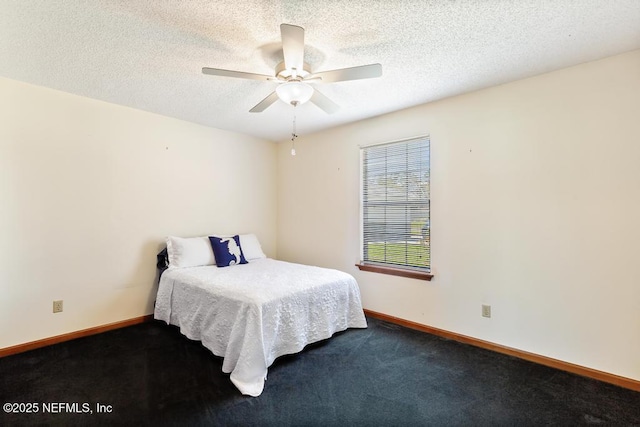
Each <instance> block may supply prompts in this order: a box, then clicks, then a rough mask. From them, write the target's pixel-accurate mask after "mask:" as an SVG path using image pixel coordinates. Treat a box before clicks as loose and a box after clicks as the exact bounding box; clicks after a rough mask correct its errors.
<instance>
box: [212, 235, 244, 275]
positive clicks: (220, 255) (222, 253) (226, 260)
mask: <svg viewBox="0 0 640 427" xmlns="http://www.w3.org/2000/svg"><path fill="white" fill-rule="evenodd" d="M209 241H210V242H211V248H212V249H213V255H214V256H215V257H216V265H217V266H218V267H228V266H230V265H236V264H247V263H248V262H247V260H246V259H245V257H244V254H243V253H242V248H241V247H240V236H238V235H235V236H233V237H216V236H209Z"/></svg>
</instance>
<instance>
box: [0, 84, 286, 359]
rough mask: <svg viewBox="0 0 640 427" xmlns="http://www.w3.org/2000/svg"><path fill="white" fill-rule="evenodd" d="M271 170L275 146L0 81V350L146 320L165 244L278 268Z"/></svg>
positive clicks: (160, 117) (96, 102) (274, 191)
mask: <svg viewBox="0 0 640 427" xmlns="http://www.w3.org/2000/svg"><path fill="white" fill-rule="evenodd" d="M275 166H276V146H275V144H273V143H271V142H267V141H262V140H259V139H256V138H253V137H248V136H244V135H239V134H234V133H230V132H225V131H221V130H216V129H210V128H206V127H203V126H198V125H195V124H191V123H187V122H183V121H179V120H175V119H171V118H167V117H163V116H159V115H154V114H150V113H146V112H142V111H137V110H133V109H130V108H125V107H120V106H116V105H112V104H108V103H104V102H100V101H95V100H91V99H87V98H82V97H78V96H74V95H69V94H66V93H62V92H58V91H54V90H49V89H44V88H40V87H35V86H31V85H27V84H23V83H19V82H15V81H11V80H7V79H1V78H0V226H1V227H2V228H1V234H0V235H1V238H0V348H3V347H8V346H12V345H16V344H20V343H24V342H29V341H34V340H37V339H41V338H45V337H50V336H55V335H59V334H63V333H67V332H72V331H77V330H80V329H84V328H89V327H94V326H98V325H103V324H107V323H111V322H116V321H120V320H125V319H129V318H134V317H137V316H142V315H145V314H149V313H151V312H152V310H153V300H154V296H155V290H156V288H155V283H154V282H155V274H156V273H155V255H156V253H157V252H158V250H159V249H160V248H161V245H162V242H163V240H164V237H165V236H166V235H169V234H171V235H178V236H185V237H186V236H195V235H205V234H208V233H230V232H240V233H246V232H254V233H256V234H257V235H258V237H259V238H260V240H261V242H262V244H263V247H264V250H265V252H266V253H267V254H268V255H270V256H275V251H276V234H275V226H276V202H275V199H276V169H275ZM56 299H62V300H64V312H63V313H60V314H53V313H52V301H53V300H56Z"/></svg>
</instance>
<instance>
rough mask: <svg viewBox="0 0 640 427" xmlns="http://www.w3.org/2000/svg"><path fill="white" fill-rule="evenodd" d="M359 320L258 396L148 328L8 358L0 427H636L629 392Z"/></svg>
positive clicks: (287, 362)
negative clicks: (242, 391) (244, 391)
mask: <svg viewBox="0 0 640 427" xmlns="http://www.w3.org/2000/svg"><path fill="white" fill-rule="evenodd" d="M368 320H369V328H368V329H355V330H348V331H345V332H343V333H339V334H336V335H335V336H334V337H333V338H331V339H329V340H326V341H322V342H320V343H316V344H314V345H311V346H308V347H307V348H306V349H305V350H304V351H303V352H301V353H299V354H296V355H292V356H285V357H281V358H279V359H278V360H276V362H275V363H274V364H273V366H271V368H270V369H269V377H268V379H267V382H266V385H265V390H264V392H263V394H262V395H261V396H260V397H257V398H252V397H245V396H242V395H241V394H240V393H239V392H238V390H237V389H236V388H235V387H234V386H233V385H232V384H231V382H230V381H229V376H228V375H225V374H223V373H222V371H221V366H222V359H220V358H218V357H215V356H213V355H212V354H211V353H210V352H209V351H208V350H207V349H205V348H204V347H203V346H202V345H201V344H200V343H199V342H195V341H190V340H188V339H186V338H184V337H183V336H182V335H180V333H179V332H178V330H177V329H176V328H174V327H169V326H166V325H164V324H161V323H158V322H151V323H145V324H141V325H136V326H132V327H128V328H124V329H119V330H115V331H111V332H107V333H104V334H100V335H95V336H91V337H87V338H82V339H77V340H74V341H69V342H66V343H62V344H57V345H54V346H50V347H46V348H42V349H38V350H33V351H30V352H26V353H22V354H18V355H14V356H9V357H5V358H2V359H0V384H1V385H2V387H1V389H0V403H2V404H3V405H4V406H3V409H4V410H3V411H2V413H0V425H1V426H12V425H65V426H66V425H154V426H155V425H176V426H185V425H215V426H227V425H237V426H276V425H277V426H287V425H295V426H306V425H313V426H347V425H349V426H351V425H362V426H412V425H420V426H426V425H433V426H449V425H451V426H468V425H472V426H483V425H486V426H503V425H504V426H516V425H517V426H543V425H556V426H573V425H592V424H593V425H625V426H626V425H636V426H640V393H638V392H634V391H631V390H627V389H623V388H620V387H616V386H613V385H609V384H606V383H602V382H599V381H595V380H591V379H587V378H583V377H580V376H576V375H573V374H569V373H566V372H562V371H558V370H555V369H551V368H547V367H544V366H540V365H536V364H533V363H530V362H526V361H523V360H519V359H516V358H513V357H509V356H504V355H501V354H498V353H494V352H491V351H488V350H483V349H479V348H475V347H472V346H468V345H464V344H460V343H457V342H454V341H450V340H446V339H442V338H438V337H435V336H431V335H428V334H425V333H422V332H418V331H413V330H410V329H406V328H402V327H400V326H397V325H393V324H390V323H387V322H383V321H380V320H377V319H371V318H370V319H368ZM7 403H14V405H12V407H11V408H9V409H10V410H12V411H13V410H16V411H19V412H21V413H9V414H7V413H6V410H7V406H6V404H7ZM16 404H18V405H16ZM19 404H24V405H19ZM29 404H31V405H29ZM98 405H102V406H98ZM36 408H37V413H33V411H34V410H35V409H36ZM99 408H101V409H102V412H100V413H99V412H98V409H99ZM28 409H31V411H32V413H22V412H24V411H26V410H28Z"/></svg>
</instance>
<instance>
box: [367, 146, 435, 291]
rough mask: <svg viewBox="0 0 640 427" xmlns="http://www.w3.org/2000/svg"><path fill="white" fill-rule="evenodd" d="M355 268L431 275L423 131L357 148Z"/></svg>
mask: <svg viewBox="0 0 640 427" xmlns="http://www.w3.org/2000/svg"><path fill="white" fill-rule="evenodd" d="M361 158H362V263H360V264H358V267H359V268H360V269H361V270H368V271H376V272H381V273H389V274H398V275H401V276H409V277H415V278H422V279H426V280H430V279H431V274H430V271H431V250H430V249H431V248H430V226H431V225H430V222H429V197H430V188H429V178H430V176H429V137H428V136H425V137H419V138H413V139H409V140H404V141H399V142H392V143H388V144H382V145H375V146H369V147H364V148H362V153H361Z"/></svg>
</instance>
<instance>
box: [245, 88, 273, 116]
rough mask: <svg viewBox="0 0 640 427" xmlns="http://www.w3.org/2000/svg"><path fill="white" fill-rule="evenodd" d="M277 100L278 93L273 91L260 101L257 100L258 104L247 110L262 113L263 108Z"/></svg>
mask: <svg viewBox="0 0 640 427" xmlns="http://www.w3.org/2000/svg"><path fill="white" fill-rule="evenodd" d="M277 100H278V94H277V93H275V92H271V94H270V95H269V96H267V97H266V98H265V99H263V100H262V101H260V102H258V104H257V105H256V106H255V107H253V108H252V109H251V110H249V112H250V113H262V112H263V111H264V110H266V109H267V107H269V106H270V105H271V104H273V103H274V102H276V101H277Z"/></svg>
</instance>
